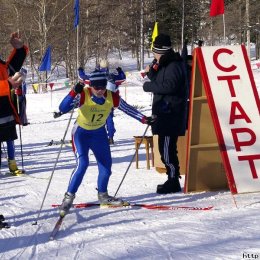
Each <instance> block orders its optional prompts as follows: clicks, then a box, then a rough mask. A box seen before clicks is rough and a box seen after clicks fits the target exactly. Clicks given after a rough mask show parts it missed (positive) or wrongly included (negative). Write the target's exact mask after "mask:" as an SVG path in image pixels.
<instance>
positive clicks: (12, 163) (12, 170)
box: [8, 160, 24, 176]
mask: <svg viewBox="0 0 260 260" xmlns="http://www.w3.org/2000/svg"><path fill="white" fill-rule="evenodd" d="M8 166H9V170H10V173H11V174H13V175H16V176H17V175H21V174H23V173H24V172H23V171H22V170H19V169H18V167H17V164H16V161H15V160H8Z"/></svg>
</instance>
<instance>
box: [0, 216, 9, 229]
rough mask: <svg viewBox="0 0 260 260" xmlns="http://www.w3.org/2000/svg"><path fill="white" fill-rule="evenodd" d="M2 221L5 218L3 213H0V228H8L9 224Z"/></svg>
mask: <svg viewBox="0 0 260 260" xmlns="http://www.w3.org/2000/svg"><path fill="white" fill-rule="evenodd" d="M3 221H5V218H4V216H3V215H0V229H2V228H10V226H9V224H8V223H7V222H3Z"/></svg>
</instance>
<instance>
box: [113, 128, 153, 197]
mask: <svg viewBox="0 0 260 260" xmlns="http://www.w3.org/2000/svg"><path fill="white" fill-rule="evenodd" d="M148 128H149V125H147V127H146V129H145V131H144V133H143V135H142V138H141V141H140V143H139V144H138V146H137V148H136V149H135V153H134V155H133V157H132V159H131V161H130V163H129V165H128V167H127V169H126V172H125V174H124V176H123V178H122V180H121V182H120V184H119V186H118V188H117V190H116V193H115V195H114V197H116V195H117V193H118V191H119V189H120V187H121V185H122V183H123V181H124V179H125V177H126V174H127V173H128V171H129V169H130V167H131V165H132V162H133V160H134V158H135V156H136V153H137V152H138V150H139V147H140V145H141V143H142V142H143V139H144V137H145V135H146V132H147V130H148Z"/></svg>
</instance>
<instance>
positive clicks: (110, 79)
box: [107, 73, 115, 84]
mask: <svg viewBox="0 0 260 260" xmlns="http://www.w3.org/2000/svg"><path fill="white" fill-rule="evenodd" d="M107 81H108V82H110V83H113V84H115V75H114V74H113V73H109V74H108V76H107Z"/></svg>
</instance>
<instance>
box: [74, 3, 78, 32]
mask: <svg viewBox="0 0 260 260" xmlns="http://www.w3.org/2000/svg"><path fill="white" fill-rule="evenodd" d="M78 24H79V0H75V2H74V28H76V27H77V26H78Z"/></svg>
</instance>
